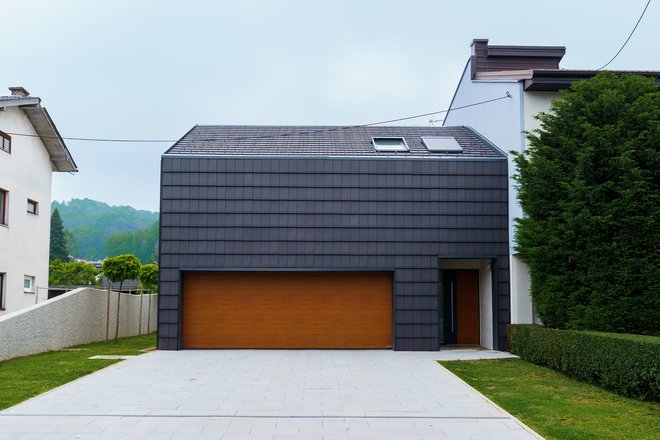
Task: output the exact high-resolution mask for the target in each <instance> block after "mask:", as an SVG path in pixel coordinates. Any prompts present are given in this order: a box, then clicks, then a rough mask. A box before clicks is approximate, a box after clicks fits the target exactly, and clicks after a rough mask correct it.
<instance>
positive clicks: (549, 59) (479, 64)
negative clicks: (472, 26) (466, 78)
mask: <svg viewBox="0 0 660 440" xmlns="http://www.w3.org/2000/svg"><path fill="white" fill-rule="evenodd" d="M471 46H472V56H471V61H472V64H471V68H472V71H471V75H472V79H475V78H476V77H477V74H479V73H484V72H501V71H513V70H532V69H559V62H560V61H561V59H562V58H563V56H564V54H565V53H566V48H565V47H563V46H491V45H489V44H488V40H486V39H475V40H472V45H471Z"/></svg>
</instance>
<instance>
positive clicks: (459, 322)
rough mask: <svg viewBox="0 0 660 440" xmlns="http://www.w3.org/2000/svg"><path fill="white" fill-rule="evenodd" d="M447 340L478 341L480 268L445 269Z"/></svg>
mask: <svg viewBox="0 0 660 440" xmlns="http://www.w3.org/2000/svg"><path fill="white" fill-rule="evenodd" d="M442 279H443V296H444V311H445V312H444V315H445V316H444V322H445V332H444V334H445V343H446V344H466V345H478V344H479V271H478V270H477V269H456V270H454V269H452V270H444V271H443V275H442Z"/></svg>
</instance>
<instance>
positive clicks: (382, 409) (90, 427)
mask: <svg viewBox="0 0 660 440" xmlns="http://www.w3.org/2000/svg"><path fill="white" fill-rule="evenodd" d="M507 356H510V355H508V354H506V353H500V352H496V351H491V350H476V349H469V348H466V349H460V350H443V351H439V352H394V351H386V350H186V351H179V352H175V351H160V352H152V353H148V354H145V355H141V356H139V357H136V358H132V359H129V360H126V361H123V362H121V363H119V364H115V365H113V366H111V367H108V368H106V369H104V370H101V371H99V372H97V373H94V374H92V375H89V376H86V377H84V378H81V379H79V380H77V381H74V382H71V383H69V384H67V385H64V386H62V387H60V388H58V389H55V390H52V391H50V392H48V393H45V394H43V395H41V396H38V397H36V398H34V399H31V400H29V401H27V402H24V403H22V404H19V405H16V406H14V407H12V408H9V409H7V410H5V411H3V412H0V439H1V438H8V439H14V438H19V439H24V438H29V436H35V435H36V436H41V438H67V439H83V438H84V439H95V440H102V439H131V438H140V439H169V440H171V439H178V438H181V439H183V438H185V439H191V440H202V439H210V438H214V439H223V440H227V439H232V438H235V439H239V438H246V439H247V438H252V439H287V438H294V439H295V438H304V439H314V438H318V439H324V440H329V439H363V438H366V439H372V440H375V439H387V438H396V439H398V440H401V439H405V438H415V439H423V438H434V439H442V438H447V439H449V438H451V439H476V438H484V439H485V438H488V439H493V440H497V439H507V440H508V439H534V438H540V437H538V436H537V435H536V434H535V433H533V432H531V431H530V430H528V429H527V428H526V427H524V426H523V425H521V424H520V423H518V422H517V421H516V420H515V419H514V418H513V417H511V416H510V415H509V414H508V413H506V412H504V411H503V410H501V409H500V408H498V407H497V406H495V405H493V404H492V403H490V402H489V401H488V400H487V399H485V398H484V397H483V396H481V395H480V394H479V393H477V392H476V391H474V390H473V389H472V388H470V387H469V386H467V385H466V384H465V383H464V382H462V381H461V380H459V379H458V378H457V377H456V376H454V375H453V374H451V373H450V372H449V371H447V370H446V369H444V368H443V367H442V366H440V365H439V364H438V363H437V362H436V360H440V359H443V360H450V359H492V358H499V357H507Z"/></svg>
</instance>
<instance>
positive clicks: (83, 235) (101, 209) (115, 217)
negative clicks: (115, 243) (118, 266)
mask: <svg viewBox="0 0 660 440" xmlns="http://www.w3.org/2000/svg"><path fill="white" fill-rule="evenodd" d="M55 208H57V209H58V210H59V212H60V216H61V217H62V221H63V223H64V229H67V230H68V231H70V233H71V236H72V237H73V239H74V240H75V245H74V246H72V247H70V249H69V251H70V252H71V253H72V254H73V256H75V257H77V258H84V259H86V260H98V259H101V258H105V257H106V256H108V255H107V253H106V250H105V242H106V240H107V239H108V238H110V237H111V236H113V235H116V234H121V233H127V232H136V231H140V230H146V229H148V228H150V227H152V226H153V224H154V222H156V221H157V220H158V213H157V212H151V211H142V210H137V209H135V208H132V207H130V206H110V205H108V204H107V203H103V202H98V201H96V200H90V199H82V200H81V199H72V200H71V201H69V202H62V203H60V202H57V201H55V202H53V203H52V205H51V211H52V210H54V209H55Z"/></svg>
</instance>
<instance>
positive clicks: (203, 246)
mask: <svg viewBox="0 0 660 440" xmlns="http://www.w3.org/2000/svg"><path fill="white" fill-rule="evenodd" d="M188 148H190V149H192V148H193V147H192V146H189V147H186V149H187V151H192V150H188ZM480 148H481V147H480ZM161 169H162V175H161V205H162V206H161V223H160V224H161V241H160V267H161V272H160V276H161V278H160V302H159V318H158V320H159V327H158V331H159V333H158V346H159V348H160V349H165V350H170V349H171V350H174V349H180V348H181V342H180V341H181V339H180V338H181V327H180V316H181V313H180V306H181V299H180V292H181V291H182V287H181V285H180V271H181V270H185V269H210V270H214V269H215V270H217V269H223V268H234V269H236V268H244V269H267V268H275V269H318V270H333V269H357V270H364V269H376V268H377V269H387V270H393V271H394V301H393V304H394V311H393V316H394V317H393V319H394V348H395V349H396V350H437V349H438V347H439V343H440V340H439V334H438V328H439V319H438V318H439V316H438V315H439V303H438V282H439V271H438V257H441V256H442V257H447V256H466V255H490V256H495V257H496V267H497V274H496V280H497V282H496V288H497V293H496V294H497V301H496V304H497V310H496V313H494V315H495V318H496V321H497V326H496V328H495V329H494V332H495V334H496V335H497V343H496V346H497V347H498V348H505V347H506V336H505V335H506V331H505V326H506V324H507V323H508V322H509V315H510V312H509V274H508V267H509V259H508V236H507V234H508V228H507V212H508V209H507V203H508V202H507V194H508V189H507V187H508V180H507V162H506V160H505V159H503V158H501V156H499V154H493V156H492V157H490V158H488V159H476V160H475V159H465V160H460V159H458V160H457V159H445V158H440V157H436V158H426V159H410V158H390V159H378V158H372V157H362V158H360V157H351V158H348V157H347V158H328V157H325V158H324V157H298V158H273V157H262V158H259V157H199V158H196V157H193V156H185V157H176V156H175V155H166V156H164V157H163V159H162V168H161Z"/></svg>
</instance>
